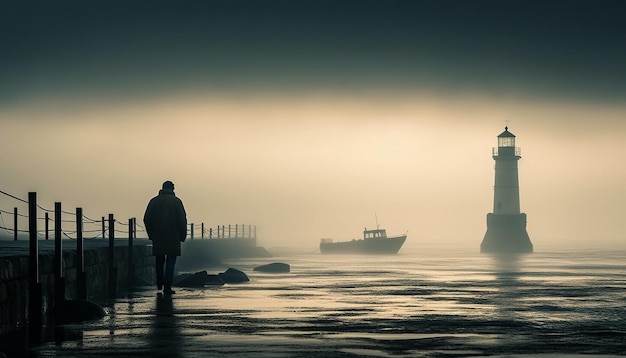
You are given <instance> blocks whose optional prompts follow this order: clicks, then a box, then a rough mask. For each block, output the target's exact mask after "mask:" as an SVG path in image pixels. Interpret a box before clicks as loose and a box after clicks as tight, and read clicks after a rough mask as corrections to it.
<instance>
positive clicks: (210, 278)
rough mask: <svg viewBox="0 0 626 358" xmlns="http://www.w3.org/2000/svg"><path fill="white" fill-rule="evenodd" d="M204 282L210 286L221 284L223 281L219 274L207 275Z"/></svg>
mask: <svg viewBox="0 0 626 358" xmlns="http://www.w3.org/2000/svg"><path fill="white" fill-rule="evenodd" d="M205 284H206V285H210V286H223V285H224V281H222V279H221V278H220V276H219V275H207V280H206V282H205Z"/></svg>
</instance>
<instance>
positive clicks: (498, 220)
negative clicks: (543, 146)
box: [480, 127, 533, 253]
mask: <svg viewBox="0 0 626 358" xmlns="http://www.w3.org/2000/svg"><path fill="white" fill-rule="evenodd" d="M492 154H493V160H495V161H496V177H495V185H494V193H493V213H489V214H487V232H486V233H485V237H484V238H483V242H482V243H481V244H480V252H485V253H528V252H533V244H532V243H531V242H530V238H529V237H528V233H527V232H526V214H525V213H520V205H519V180H518V176H517V161H518V160H519V159H520V158H521V157H520V149H519V148H517V147H515V135H513V133H511V132H509V128H508V127H505V128H504V132H502V133H501V134H500V135H499V136H498V147H497V148H493V150H492Z"/></svg>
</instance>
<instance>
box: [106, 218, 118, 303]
mask: <svg viewBox="0 0 626 358" xmlns="http://www.w3.org/2000/svg"><path fill="white" fill-rule="evenodd" d="M114 241H115V218H114V217H113V214H109V265H108V266H109V298H115V296H116V292H115V291H116V285H117V282H116V281H117V272H116V270H115V244H114Z"/></svg>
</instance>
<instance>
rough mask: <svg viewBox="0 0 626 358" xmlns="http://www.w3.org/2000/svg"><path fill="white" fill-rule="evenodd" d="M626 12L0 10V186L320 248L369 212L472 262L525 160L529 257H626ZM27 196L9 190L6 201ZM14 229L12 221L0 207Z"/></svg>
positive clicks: (454, 7)
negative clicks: (165, 189)
mask: <svg viewBox="0 0 626 358" xmlns="http://www.w3.org/2000/svg"><path fill="white" fill-rule="evenodd" d="M625 10H626V4H625V3H623V2H621V1H310V2H309V1H298V2H295V1H255V2H248V1H228V2H214V1H203V2H200V1H197V2H180V3H171V2H168V3H160V2H157V3H148V2H110V1H106V2H105V1H103V2H41V3H37V2H35V3H29V4H27V5H23V6H19V5H14V6H7V5H6V4H5V5H3V6H2V11H0V44H1V48H2V49H1V51H0V125H1V127H0V128H1V132H0V133H2V137H1V139H0V190H3V191H6V192H9V193H11V194H14V195H17V196H20V197H24V198H25V197H26V196H27V193H28V192H29V191H36V192H38V195H39V201H40V204H41V205H42V206H45V207H50V208H51V207H53V203H54V202H55V201H61V202H63V205H64V209H65V210H68V211H73V210H74V208H75V207H76V206H81V207H83V209H84V211H85V214H86V215H88V216H91V217H95V218H98V217H100V216H103V215H107V214H108V213H114V214H115V215H116V217H117V218H118V219H120V220H121V221H127V220H128V218H129V217H137V218H139V219H141V217H142V216H143V211H144V209H145V205H146V204H147V201H148V200H149V199H150V198H151V197H152V196H154V195H155V194H156V193H157V191H158V189H159V188H160V185H161V183H162V182H163V181H165V180H172V181H174V183H175V184H176V188H177V189H176V192H177V194H178V195H179V196H180V197H181V198H182V199H183V201H184V203H185V206H186V208H187V212H188V217H189V220H190V222H195V223H197V224H199V223H201V222H204V223H205V224H206V225H207V226H215V225H221V224H254V225H257V230H258V232H257V233H258V236H259V243H260V244H261V245H264V246H267V247H272V246H277V245H284V246H292V247H299V248H304V249H309V248H310V250H311V251H313V250H315V249H316V247H317V245H318V242H319V239H320V238H322V237H331V238H334V239H351V238H355V237H358V236H360V235H361V230H362V228H363V227H364V226H368V227H374V226H375V224H376V222H375V214H376V215H377V216H378V221H379V223H380V224H381V226H383V227H386V228H387V230H388V232H389V233H390V234H393V233H403V232H405V231H407V230H408V232H409V237H408V241H407V244H406V245H407V246H413V247H419V246H420V245H422V244H435V243H437V244H443V245H449V246H450V247H457V246H459V245H461V246H467V247H470V248H474V247H475V249H476V250H477V251H478V250H479V245H480V242H481V240H482V237H483V235H484V233H485V231H486V222H485V221H486V219H485V217H486V214H487V213H488V212H490V211H491V209H492V207H493V202H492V201H493V180H494V171H493V166H494V162H493V159H492V158H491V148H492V147H493V146H495V145H496V144H497V142H496V136H497V135H498V134H500V133H501V132H502V131H503V130H504V126H505V125H507V124H508V126H509V129H510V130H511V132H513V133H514V134H515V135H516V136H517V145H518V146H519V147H521V150H522V159H521V160H520V162H519V169H520V186H521V188H520V194H521V209H522V211H523V212H526V213H527V214H528V228H527V229H528V233H529V235H530V237H531V240H532V241H533V243H534V245H535V250H536V251H540V250H542V249H548V248H555V247H556V248H569V247H572V246H575V245H586V246H601V247H618V248H624V247H626V241H625V240H624V231H623V228H622V226H623V225H622V222H623V220H624V216H625V214H626V209H624V203H625V202H626V188H625V187H624V183H626V166H625V165H624V158H625V157H626V144H625V143H624V138H623V137H624V134H626V81H625V79H626V24H625V23H624V22H623V21H622V16H623V14H624V13H625V12H624V11H625ZM16 204H18V203H15V202H14V200H11V199H8V198H6V197H0V209H2V210H6V211H11V210H12V208H13V206H15V205H16ZM2 216H4V215H2Z"/></svg>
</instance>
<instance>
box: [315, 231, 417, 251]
mask: <svg viewBox="0 0 626 358" xmlns="http://www.w3.org/2000/svg"><path fill="white" fill-rule="evenodd" d="M404 241H406V235H404V236H396V237H389V238H381V239H365V240H352V241H343V242H322V243H320V251H321V253H323V254H367V255H377V254H382V255H389V254H397V253H398V251H399V250H400V248H401V247H402V245H403V244H404Z"/></svg>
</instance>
